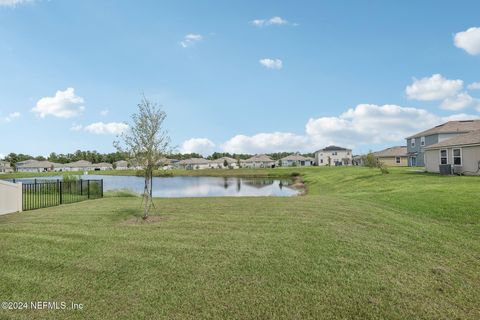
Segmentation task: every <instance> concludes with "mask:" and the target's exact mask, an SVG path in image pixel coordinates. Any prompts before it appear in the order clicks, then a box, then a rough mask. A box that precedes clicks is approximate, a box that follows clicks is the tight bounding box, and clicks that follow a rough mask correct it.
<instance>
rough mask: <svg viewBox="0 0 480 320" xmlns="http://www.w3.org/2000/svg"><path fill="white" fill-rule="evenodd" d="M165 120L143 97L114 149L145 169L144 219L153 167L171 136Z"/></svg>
mask: <svg viewBox="0 0 480 320" xmlns="http://www.w3.org/2000/svg"><path fill="white" fill-rule="evenodd" d="M166 117H167V114H166V113H165V111H163V110H162V108H161V106H159V105H158V104H156V103H154V102H151V101H150V100H148V99H147V98H146V97H145V95H143V96H142V100H141V101H140V103H139V104H138V113H136V114H133V115H132V124H131V125H130V127H129V130H128V131H126V132H124V133H122V134H121V136H120V140H121V141H115V142H114V146H115V147H116V148H117V150H118V151H119V152H122V153H124V154H127V155H128V157H129V158H130V159H131V160H133V161H135V162H136V163H138V165H141V166H142V167H143V168H144V177H145V185H144V189H143V199H142V205H143V219H147V218H148V214H149V212H150V209H151V207H152V206H153V202H152V177H153V170H154V168H155V165H156V163H157V162H158V160H160V158H162V157H164V156H165V154H167V153H169V152H170V151H171V150H170V136H169V135H168V132H167V131H166V130H165V128H164V121H165V118H166Z"/></svg>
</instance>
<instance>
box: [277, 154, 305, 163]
mask: <svg viewBox="0 0 480 320" xmlns="http://www.w3.org/2000/svg"><path fill="white" fill-rule="evenodd" d="M280 160H282V161H310V160H311V158H307V157H304V156H301V155H299V154H291V155H289V156H286V157H283V158H282V159H280Z"/></svg>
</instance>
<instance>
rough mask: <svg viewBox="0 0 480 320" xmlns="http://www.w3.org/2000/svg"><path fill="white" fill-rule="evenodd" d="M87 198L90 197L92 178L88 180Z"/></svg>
mask: <svg viewBox="0 0 480 320" xmlns="http://www.w3.org/2000/svg"><path fill="white" fill-rule="evenodd" d="M87 194H88V196H87V199H90V180H87Z"/></svg>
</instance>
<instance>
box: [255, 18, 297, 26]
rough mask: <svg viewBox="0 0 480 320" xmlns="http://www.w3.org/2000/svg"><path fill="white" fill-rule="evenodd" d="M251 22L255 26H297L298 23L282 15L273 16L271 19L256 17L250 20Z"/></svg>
mask: <svg viewBox="0 0 480 320" xmlns="http://www.w3.org/2000/svg"><path fill="white" fill-rule="evenodd" d="M250 23H251V24H252V25H254V26H255V27H263V26H272V25H277V26H280V25H293V26H296V25H297V24H296V23H291V22H289V21H287V20H285V19H283V18H282V17H278V16H275V17H272V18H270V19H255V20H253V21H250Z"/></svg>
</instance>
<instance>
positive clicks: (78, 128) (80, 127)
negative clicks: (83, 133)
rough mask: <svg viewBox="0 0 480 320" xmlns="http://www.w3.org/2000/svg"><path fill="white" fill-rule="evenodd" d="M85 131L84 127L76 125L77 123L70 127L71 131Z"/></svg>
mask: <svg viewBox="0 0 480 320" xmlns="http://www.w3.org/2000/svg"><path fill="white" fill-rule="evenodd" d="M82 129H83V126H82V125H81V124H76V123H75V122H74V123H72V126H71V127H70V130H72V131H80V130H82Z"/></svg>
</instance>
